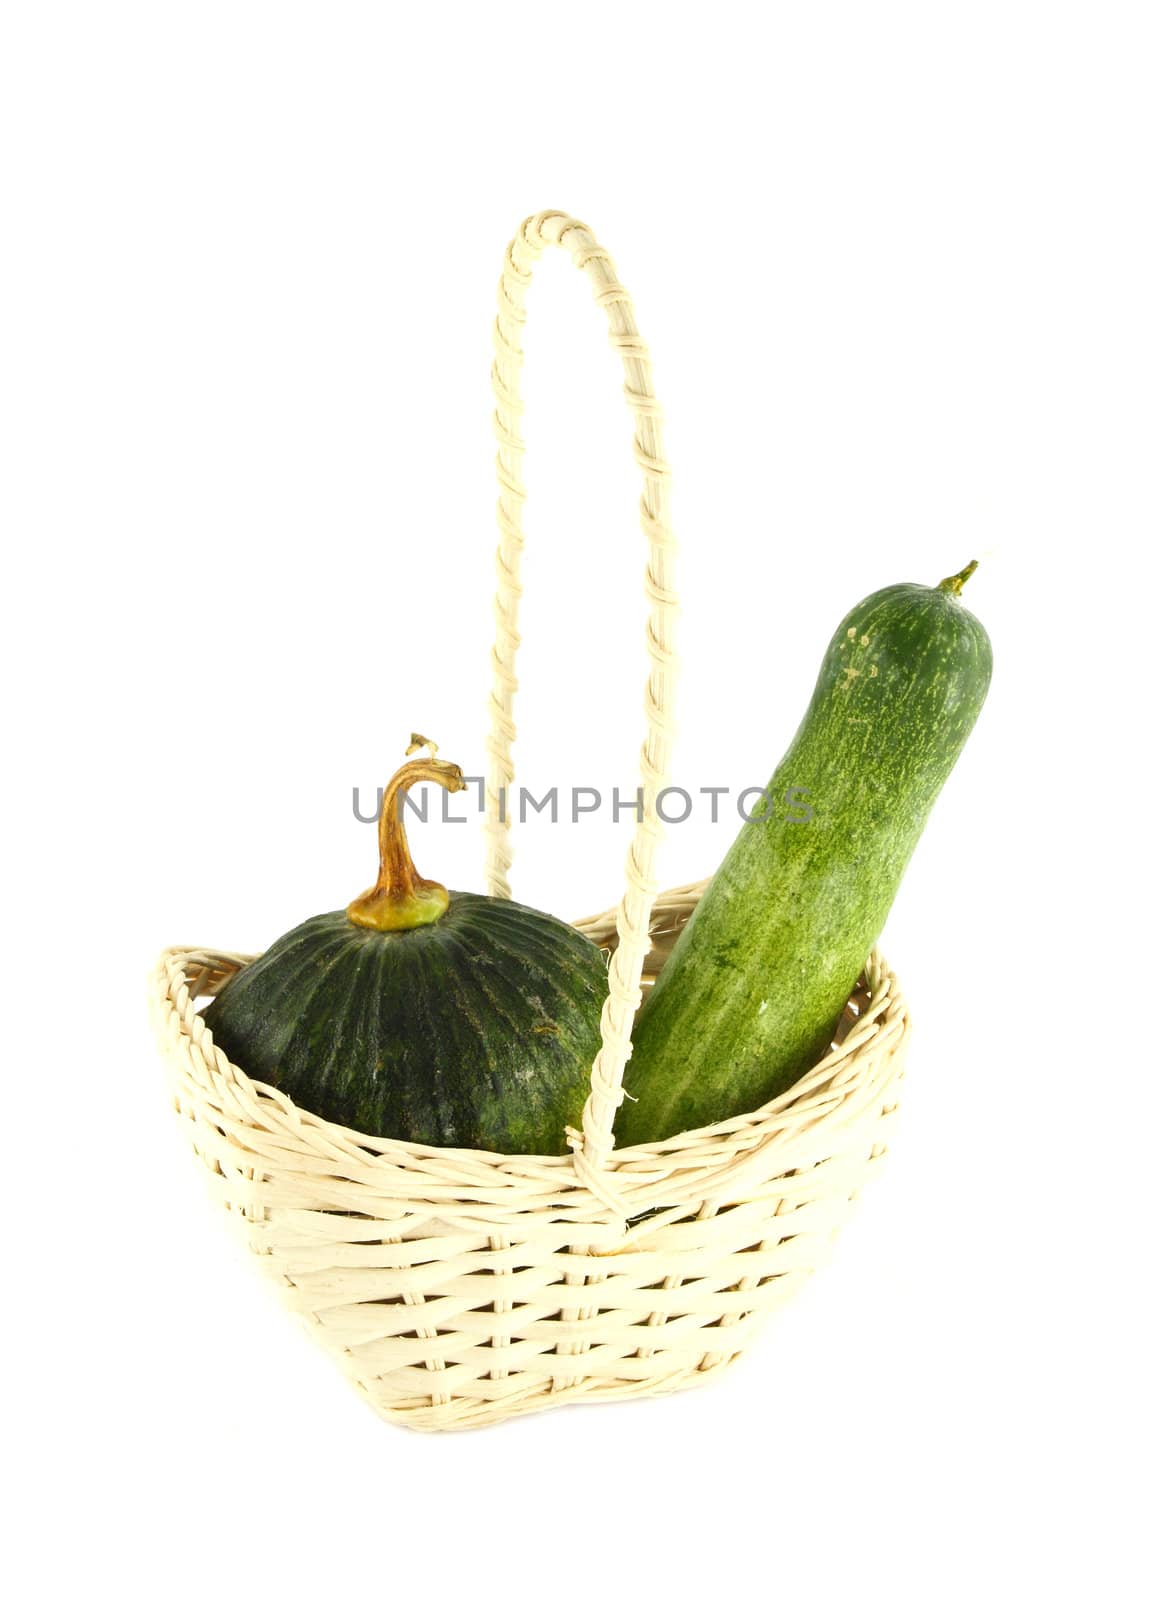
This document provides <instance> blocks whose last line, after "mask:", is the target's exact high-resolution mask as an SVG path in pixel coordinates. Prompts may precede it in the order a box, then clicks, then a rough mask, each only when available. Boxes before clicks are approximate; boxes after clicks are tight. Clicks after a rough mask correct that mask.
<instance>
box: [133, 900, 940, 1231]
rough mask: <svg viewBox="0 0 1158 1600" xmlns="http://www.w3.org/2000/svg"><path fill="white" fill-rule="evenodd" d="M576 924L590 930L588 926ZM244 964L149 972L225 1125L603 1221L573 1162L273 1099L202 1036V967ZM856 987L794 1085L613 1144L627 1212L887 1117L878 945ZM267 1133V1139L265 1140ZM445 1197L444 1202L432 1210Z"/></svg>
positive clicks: (904, 1026) (891, 1077) (180, 953)
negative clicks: (429, 1135)
mask: <svg viewBox="0 0 1158 1600" xmlns="http://www.w3.org/2000/svg"><path fill="white" fill-rule="evenodd" d="M696 887H697V888H698V886H696ZM687 893H688V890H687V888H684V889H682V890H672V891H668V894H667V895H665V896H661V899H664V900H671V901H674V900H675V899H677V897H680V896H683V897H684V898H685V899H686V897H687ZM581 920H582V921H583V922H584V924H585V925H586V926H587V927H590V926H591V925H593V924H595V923H596V922H597V921H598V918H586V919H581ZM255 959H256V957H255V956H253V955H242V954H238V953H236V952H231V951H221V950H216V949H213V948H210V947H207V946H198V945H172V946H169V947H168V948H167V949H165V950H164V951H163V952H162V954H161V956H160V958H159V961H158V964H157V967H156V969H155V973H154V990H153V997H154V1004H155V1007H156V1010H155V1013H154V1018H155V1024H156V1026H157V1029H158V1032H159V1035H160V1036H161V1039H162V1043H163V1045H164V1046H165V1047H166V1050H167V1053H168V1054H170V1055H171V1056H172V1055H173V1053H174V1051H176V1054H177V1056H178V1057H180V1066H181V1068H182V1070H183V1072H184V1075H185V1079H186V1081H187V1082H188V1081H189V1074H190V1072H192V1079H193V1080H194V1081H195V1082H196V1083H197V1084H198V1085H200V1086H205V1085H207V1084H210V1085H213V1086H214V1087H216V1088H217V1089H220V1090H222V1091H224V1092H225V1094H226V1097H227V1100H228V1104H229V1107H230V1120H231V1121H233V1122H234V1123H237V1122H239V1121H240V1123H241V1125H242V1126H244V1128H245V1129H246V1130H247V1131H252V1132H254V1133H255V1134H256V1135H258V1136H259V1139H260V1141H261V1143H262V1145H263V1147H267V1148H268V1149H269V1150H272V1151H274V1152H275V1153H276V1151H277V1150H279V1149H280V1150H282V1151H285V1150H286V1149H287V1146H286V1141H287V1140H289V1141H290V1144H291V1145H292V1144H295V1143H296V1144H297V1145H299V1146H302V1147H308V1148H309V1150H310V1151H311V1152H313V1153H316V1154H317V1155H319V1156H321V1157H322V1158H323V1159H326V1160H328V1161H330V1162H334V1161H337V1162H339V1163H341V1164H342V1165H343V1166H344V1167H347V1168H351V1167H352V1168H353V1169H356V1171H357V1174H358V1176H359V1178H360V1179H361V1180H363V1181H368V1182H370V1183H373V1184H375V1186H377V1184H378V1182H379V1180H380V1179H383V1178H388V1179H389V1180H390V1187H391V1188H392V1189H393V1190H394V1191H395V1192H400V1193H401V1192H404V1193H406V1194H407V1195H411V1196H414V1197H415V1198H418V1197H419V1196H420V1195H421V1193H422V1192H423V1190H426V1189H427V1188H428V1187H433V1189H435V1190H436V1191H437V1192H438V1194H439V1195H440V1196H443V1197H445V1193H446V1186H447V1184H448V1183H449V1184H450V1185H452V1186H453V1188H454V1189H455V1190H456V1192H457V1193H458V1194H459V1195H460V1196H462V1197H463V1198H469V1197H471V1196H472V1194H473V1193H474V1192H475V1191H477V1193H478V1198H480V1199H486V1200H487V1201H489V1202H492V1203H493V1202H494V1201H495V1200H498V1199H499V1193H498V1192H497V1191H501V1189H502V1188H503V1187H504V1186H505V1185H508V1184H509V1185H512V1186H515V1187H517V1188H518V1190H519V1192H520V1194H521V1196H522V1199H523V1203H524V1204H525V1201H526V1197H527V1188H528V1184H532V1185H536V1184H537V1185H541V1187H542V1190H543V1201H544V1204H545V1205H559V1206H562V1207H565V1208H566V1210H567V1212H568V1213H571V1212H572V1211H573V1207H574V1206H575V1205H576V1204H581V1203H582V1201H583V1200H587V1201H593V1202H594V1203H595V1204H596V1205H597V1206H598V1208H599V1209H600V1211H602V1212H603V1213H604V1214H606V1197H604V1198H602V1199H600V1198H598V1197H595V1196H593V1195H592V1191H591V1190H590V1188H589V1187H588V1186H587V1185H586V1183H585V1182H584V1181H583V1179H582V1177H581V1176H580V1175H579V1173H578V1172H577V1171H576V1168H575V1165H574V1161H573V1158H572V1156H570V1155H554V1156H547V1155H520V1154H509V1153H502V1152H497V1151H488V1150H477V1149H474V1148H470V1147H452V1146H439V1145H426V1144H420V1143H417V1142H414V1141H409V1140H401V1139H389V1138H382V1137H380V1136H376V1135H372V1134H363V1133H360V1132H358V1131H357V1130H356V1129H353V1128H349V1127H347V1126H345V1125H344V1124H342V1123H335V1122H330V1121H328V1120H327V1119H326V1118H324V1117H320V1116H317V1115H316V1114H315V1113H313V1112H310V1111H306V1110H304V1109H303V1108H302V1107H300V1106H298V1105H296V1104H295V1103H294V1101H293V1100H291V1099H290V1097H289V1096H288V1095H286V1094H285V1093H284V1092H283V1091H281V1090H279V1089H276V1088H274V1087H273V1086H272V1085H270V1084H266V1083H262V1082H260V1081H259V1080H257V1079H254V1078H250V1077H249V1075H248V1074H247V1073H245V1072H244V1071H243V1069H242V1068H240V1067H239V1066H238V1065H237V1063H236V1062H233V1061H231V1060H230V1059H229V1057H228V1056H227V1055H226V1054H225V1052H224V1051H223V1050H222V1049H221V1048H220V1047H219V1046H218V1045H216V1044H215V1043H214V1042H213V1038H212V1032H211V1030H210V1029H209V1028H208V1027H207V1026H206V1024H205V1022H204V1021H203V1020H202V1017H201V1015H200V1013H199V1012H198V1011H197V1009H196V1000H197V999H198V998H200V997H201V995H203V994H204V992H205V989H206V986H205V982H204V979H205V975H206V973H207V972H211V971H213V970H214V969H216V970H217V971H219V972H220V971H227V970H228V969H229V968H230V967H233V968H235V969H237V970H240V968H241V967H242V966H244V965H247V964H248V963H249V962H250V961H253V960H255ZM859 987H863V989H864V991H865V994H866V998H867V1001H868V1004H867V1006H866V1007H865V1009H864V1010H863V1012H862V1014H861V1015H859V1016H858V1017H857V1018H856V1019H855V1020H854V1021H853V1022H852V1024H851V1026H850V1027H849V1029H848V1032H847V1034H846V1035H845V1037H844V1038H843V1039H842V1040H841V1042H840V1043H839V1044H834V1045H831V1046H830V1047H829V1049H828V1052H827V1053H826V1054H825V1055H824V1056H823V1057H822V1058H821V1059H820V1060H819V1061H818V1062H817V1063H816V1064H815V1065H814V1066H813V1067H811V1068H809V1070H808V1071H807V1072H806V1073H805V1074H804V1075H803V1076H802V1077H801V1078H799V1079H798V1080H797V1081H796V1082H795V1083H794V1084H792V1085H790V1086H789V1087H788V1088H787V1089H785V1090H783V1091H782V1092H781V1093H780V1094H778V1095H777V1096H775V1097H774V1098H773V1099H771V1100H769V1101H767V1102H766V1103H765V1104H764V1105H762V1106H759V1107H757V1108H756V1109H755V1110H753V1111H748V1112H744V1113H741V1114H740V1115H738V1116H735V1117H730V1118H727V1119H724V1120H722V1121H719V1122H715V1123H711V1124H708V1125H706V1126H705V1127H702V1128H691V1129H687V1130H685V1131H684V1132H682V1133H680V1134H677V1135H675V1136H673V1137H671V1138H668V1139H663V1140H657V1141H655V1142H653V1143H650V1144H642V1145H625V1146H618V1145H617V1146H616V1147H615V1148H614V1149H613V1150H612V1152H611V1156H610V1158H609V1161H608V1165H607V1169H606V1176H607V1178H608V1179H609V1180H610V1181H611V1182H612V1183H614V1184H615V1185H616V1188H617V1190H619V1191H621V1192H624V1195H625V1205H626V1204H627V1199H626V1196H627V1195H630V1197H631V1201H630V1209H631V1211H632V1212H641V1211H644V1210H646V1209H649V1208H650V1207H651V1206H652V1205H654V1204H659V1203H664V1204H671V1203H673V1202H675V1201H678V1199H679V1198H680V1196H681V1195H682V1194H684V1192H685V1191H686V1193H688V1194H691V1193H693V1192H694V1194H695V1195H696V1196H697V1197H698V1198H701V1199H702V1198H704V1197H705V1196H708V1195H715V1196H717V1197H721V1198H722V1197H723V1196H724V1195H726V1194H727V1193H729V1192H731V1191H734V1190H735V1189H736V1187H737V1180H738V1179H740V1177H741V1174H742V1173H743V1174H744V1180H745V1181H744V1182H743V1184H742V1185H741V1187H747V1186H748V1183H749V1182H751V1181H754V1180H755V1179H756V1177H757V1172H756V1171H755V1170H754V1169H756V1168H759V1167H761V1166H763V1165H764V1164H765V1162H766V1161H768V1160H770V1159H771V1160H775V1161H777V1162H778V1163H779V1166H780V1169H781V1170H787V1169H790V1168H797V1167H804V1166H807V1165H811V1164H814V1163H815V1161H816V1160H818V1159H823V1158H824V1147H825V1146H826V1145H831V1144H832V1143H833V1136H834V1134H835V1132H836V1129H837V1126H838V1125H841V1126H842V1125H844V1124H847V1123H848V1122H850V1121H852V1120H854V1119H859V1118H860V1117H861V1116H862V1115H864V1114H865V1113H869V1112H873V1113H879V1112H880V1111H881V1110H882V1109H884V1107H885V1104H886V1102H887V1099H888V1096H889V1094H890V1092H891V1091H892V1087H893V1084H894V1082H895V1079H896V1078H897V1077H898V1076H899V1072H900V1067H901V1062H902V1059H903V1054H904V1047H905V1045H906V1043H907V1039H908V1033H909V1026H910V1024H909V1015H908V1007H907V1005H906V1003H905V1000H904V996H903V995H902V993H901V990H900V986H899V984H898V982H897V980H896V978H895V976H894V974H893V972H892V971H891V969H890V968H889V966H888V964H887V962H886V961H885V959H884V957H883V956H882V955H881V954H880V952H879V951H878V950H876V949H874V950H873V952H872V954H871V955H870V957H869V959H868V962H867V963H866V965H865V968H864V971H863V973H862V976H861V980H860V985H859ZM198 1068H200V1069H201V1070H200V1071H198ZM239 1114H240V1117H239ZM271 1135H272V1144H269V1145H267V1141H269V1137H270V1136H271ZM637 1202H638V1203H637ZM444 1203H445V1198H443V1199H441V1200H440V1201H439V1204H440V1207H441V1205H442V1204H444Z"/></svg>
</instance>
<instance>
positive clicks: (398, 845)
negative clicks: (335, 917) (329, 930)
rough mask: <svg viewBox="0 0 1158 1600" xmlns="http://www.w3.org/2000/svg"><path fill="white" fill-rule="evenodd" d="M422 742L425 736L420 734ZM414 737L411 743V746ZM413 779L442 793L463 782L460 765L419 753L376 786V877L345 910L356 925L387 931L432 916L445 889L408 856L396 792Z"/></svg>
mask: <svg viewBox="0 0 1158 1600" xmlns="http://www.w3.org/2000/svg"><path fill="white" fill-rule="evenodd" d="M421 742H422V743H424V744H425V743H427V742H428V741H426V740H422V741H421ZM413 748H414V743H413V741H412V743H411V749H413ZM416 783H437V784H440V785H441V786H442V788H444V789H445V790H446V791H447V793H448V794H457V792H458V791H459V790H460V789H465V788H466V779H465V778H464V777H463V775H462V768H461V767H456V766H455V765H454V763H453V762H451V761H439V760H437V759H436V757H434V756H432V755H431V756H423V757H420V758H419V759H418V760H417V761H408V762H406V764H405V766H402V767H399V769H398V771H397V772H396V773H395V774H394V776H393V777H392V778H391V780H390V782H389V783H388V784H387V785H386V788H385V789H384V790H383V791H382V810H381V812H380V813H379V815H378V862H379V865H378V881H377V883H376V884H375V885H374V887H373V888H372V889H367V890H366V892H365V894H360V895H359V896H358V898H357V899H356V900H352V901H351V902H350V904H349V905H348V906H347V907H346V916H347V918H348V919H349V921H350V922H352V923H354V925H355V926H356V927H359V928H375V929H377V930H378V932H379V933H392V932H396V931H398V930H400V929H403V928H420V927H422V926H423V925H424V924H425V923H430V922H437V921H438V919H439V917H441V916H442V914H443V912H444V911H445V910H446V908H447V906H448V905H449V904H450V895H449V894H448V893H447V891H446V889H445V888H444V887H443V885H442V884H441V883H435V882H433V881H432V880H431V879H429V878H423V877H420V876H419V874H418V872H417V870H416V869H415V866H414V862H413V861H412V859H411V856H410V845H409V844H408V842H407V839H406V828H405V826H404V824H403V821H402V803H401V801H402V796H403V794H405V792H406V790H407V789H410V788H412V787H413V785H414V784H416Z"/></svg>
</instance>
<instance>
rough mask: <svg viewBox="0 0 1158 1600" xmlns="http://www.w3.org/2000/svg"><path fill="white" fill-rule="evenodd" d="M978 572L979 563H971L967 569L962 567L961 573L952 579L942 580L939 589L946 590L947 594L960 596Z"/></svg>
mask: <svg viewBox="0 0 1158 1600" xmlns="http://www.w3.org/2000/svg"><path fill="white" fill-rule="evenodd" d="M976 571H977V563H976V561H971V562H970V563H969V565H968V566H967V567H962V568H961V571H960V572H958V573H956V574H955V575H954V576H953V577H952V578H942V579H941V581H940V583H939V584H938V585H937V587H938V589H944V591H945V593H946V594H952V595H959V594H960V593H961V591H962V589H963V588H964V587H965V585H966V584H967V583H968V582H969V579H970V578H971V577H972V576H973V574H974V573H975V572H976Z"/></svg>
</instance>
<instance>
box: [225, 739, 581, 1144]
mask: <svg viewBox="0 0 1158 1600" xmlns="http://www.w3.org/2000/svg"><path fill="white" fill-rule="evenodd" d="M427 780H430V781H434V782H437V783H440V784H441V785H442V786H443V787H444V788H446V789H448V790H450V791H452V792H453V791H455V790H457V789H461V788H462V787H463V782H464V780H463V776H462V773H461V771H460V769H459V768H458V767H455V766H452V765H451V764H450V763H449V762H445V761H438V760H435V759H434V758H433V757H431V758H427V759H421V760H417V761H411V762H408V763H407V764H406V766H404V767H403V768H402V769H401V771H400V772H398V773H397V774H396V775H395V777H394V779H393V781H392V782H391V783H390V784H389V785H388V787H387V788H386V790H385V791H384V793H383V797H382V814H381V820H380V823H379V843H380V857H381V864H380V871H379V876H378V881H377V883H376V884H375V885H374V887H373V888H372V889H370V890H368V891H367V892H366V894H364V895H361V896H359V898H358V899H357V900H355V901H354V902H353V903H352V905H350V906H349V907H348V908H347V909H346V910H345V911H331V912H326V913H324V914H323V915H321V916H317V917H311V918H310V919H309V921H308V922H303V923H302V924H301V925H300V926H299V927H296V928H294V929H292V930H291V932H289V933H287V934H285V935H284V936H283V937H282V938H280V939H279V940H278V941H277V943H276V944H274V945H272V946H271V947H270V949H269V950H267V951H266V953H265V954H264V955H263V956H261V957H259V959H258V960H256V961H254V962H253V963H252V964H251V965H250V966H248V967H245V968H243V969H242V971H241V972H239V973H238V975H237V976H236V977H235V978H234V979H233V980H232V982H231V983H230V984H229V985H228V986H227V987H226V988H225V989H224V990H223V991H222V992H221V994H220V995H218V997H217V998H216V999H215V1000H214V1001H213V1003H212V1005H210V1006H209V1007H208V1008H207V1010H206V1011H205V1014H204V1015H205V1021H206V1023H207V1024H208V1026H209V1028H210V1030H211V1031H212V1034H213V1041H214V1043H215V1044H217V1045H218V1046H219V1047H220V1048H221V1049H222V1050H224V1051H225V1053H226V1055H227V1056H228V1057H229V1058H230V1060H232V1061H234V1062H235V1063H236V1064H237V1065H238V1066H239V1067H241V1068H242V1070H243V1071H245V1072H247V1073H248V1074H249V1076H250V1077H253V1078H257V1079H260V1080H261V1081H262V1082H263V1083H269V1084H272V1085H274V1087H276V1088H278V1089H281V1090H283V1091H284V1092H285V1093H286V1094H287V1095H289V1097H290V1099H291V1100H293V1101H294V1103H295V1104H296V1105H298V1106H300V1107H302V1109H303V1110H306V1111H312V1112H314V1113H315V1114H316V1115H317V1116H321V1117H325V1118H326V1119H327V1120H328V1121H331V1122H340V1123H343V1124H344V1125H345V1126H347V1127H350V1128H355V1129H357V1130H358V1131H360V1132H362V1133H368V1134H374V1135H377V1136H380V1137H383V1138H392V1139H406V1140H412V1141H414V1142H416V1143H419V1144H430V1145H444V1146H457V1147H459V1148H471V1149H478V1150H494V1151H499V1152H502V1153H507V1154H516V1153H519V1152H525V1153H529V1154H538V1155H563V1154H566V1151H567V1143H566V1138H565V1131H564V1130H565V1129H566V1128H567V1127H568V1126H570V1127H578V1125H579V1121H580V1117H581V1114H582V1110H583V1103H584V1101H585V1100H586V1098H587V1092H588V1088H589V1084H590V1074H591V1063H592V1061H593V1060H594V1058H595V1054H596V1051H597V1050H598V1049H599V1015H600V1010H601V1008H602V1004H603V1000H604V998H605V996H606V993H607V969H606V962H605V958H604V956H603V954H602V952H601V951H600V950H599V949H598V948H597V947H596V946H595V945H593V944H592V943H591V942H590V940H588V939H585V938H584V937H583V935H582V934H580V933H579V932H577V931H576V929H574V928H571V927H568V925H567V924H566V923H564V922H559V921H558V920H557V919H556V918H554V917H551V916H548V915H546V913H545V912H542V911H535V910H532V909H531V907H529V906H523V905H519V904H517V903H516V902H515V901H513V900H496V899H491V898H488V897H487V896H485V895H477V894H461V893H448V891H447V890H446V889H444V888H443V887H442V885H441V884H437V883H433V882H431V881H430V880H428V879H425V878H420V877H419V876H418V874H417V872H416V871H415V869H414V865H413V862H412V861H411V859H410V852H409V848H408V846H407V843H406V834H405V830H404V828H403V826H402V821H401V816H400V814H399V801H400V798H401V795H402V793H403V792H404V791H405V790H406V789H408V788H409V787H410V786H411V785H412V784H414V783H418V782H422V781H427Z"/></svg>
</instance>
